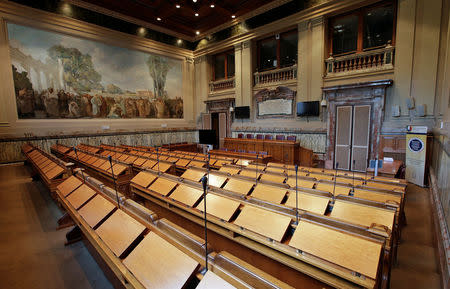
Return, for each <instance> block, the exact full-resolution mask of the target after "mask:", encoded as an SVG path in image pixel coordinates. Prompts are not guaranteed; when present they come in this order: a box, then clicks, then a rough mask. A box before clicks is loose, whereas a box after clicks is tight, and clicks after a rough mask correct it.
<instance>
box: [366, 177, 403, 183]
mask: <svg viewBox="0 0 450 289" xmlns="http://www.w3.org/2000/svg"><path fill="white" fill-rule="evenodd" d="M373 179H374V180H376V181H383V182H391V183H395V184H406V180H405V179H396V178H390V177H383V176H376V177H375V176H374V177H373Z"/></svg>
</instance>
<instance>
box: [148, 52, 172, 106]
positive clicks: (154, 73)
mask: <svg viewBox="0 0 450 289" xmlns="http://www.w3.org/2000/svg"><path fill="white" fill-rule="evenodd" d="M147 66H148V70H149V72H150V76H151V77H152V79H153V93H154V95H155V97H156V98H158V99H160V100H161V99H164V98H165V96H166V95H165V93H164V87H165V86H166V77H167V73H168V72H169V70H170V68H172V65H171V64H170V63H169V60H168V59H167V58H166V57H161V56H157V55H150V56H149V57H148V59H147Z"/></svg>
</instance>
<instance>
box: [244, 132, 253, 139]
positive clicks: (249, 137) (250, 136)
mask: <svg viewBox="0 0 450 289" xmlns="http://www.w3.org/2000/svg"><path fill="white" fill-rule="evenodd" d="M245 137H246V138H247V139H253V138H254V136H253V134H251V133H248V134H246V135H245Z"/></svg>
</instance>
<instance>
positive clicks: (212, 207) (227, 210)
mask: <svg viewBox="0 0 450 289" xmlns="http://www.w3.org/2000/svg"><path fill="white" fill-rule="evenodd" d="M239 206H240V203H239V202H236V201H234V200H231V199H228V198H224V197H221V196H217V195H214V194H210V193H208V194H206V212H207V213H208V214H211V215H213V216H215V217H217V218H219V219H222V220H225V221H227V222H228V221H230V219H231V217H233V215H234V213H235V212H236V210H237V209H238V208H239ZM196 208H197V209H198V210H200V211H202V212H203V209H204V204H203V200H201V201H200V203H199V204H198V205H197V207H196Z"/></svg>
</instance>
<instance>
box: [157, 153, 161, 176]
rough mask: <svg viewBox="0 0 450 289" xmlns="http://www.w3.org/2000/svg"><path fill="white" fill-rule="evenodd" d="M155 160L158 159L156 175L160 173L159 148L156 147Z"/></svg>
mask: <svg viewBox="0 0 450 289" xmlns="http://www.w3.org/2000/svg"><path fill="white" fill-rule="evenodd" d="M156 160H157V161H158V176H159V175H160V172H159V148H156Z"/></svg>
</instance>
